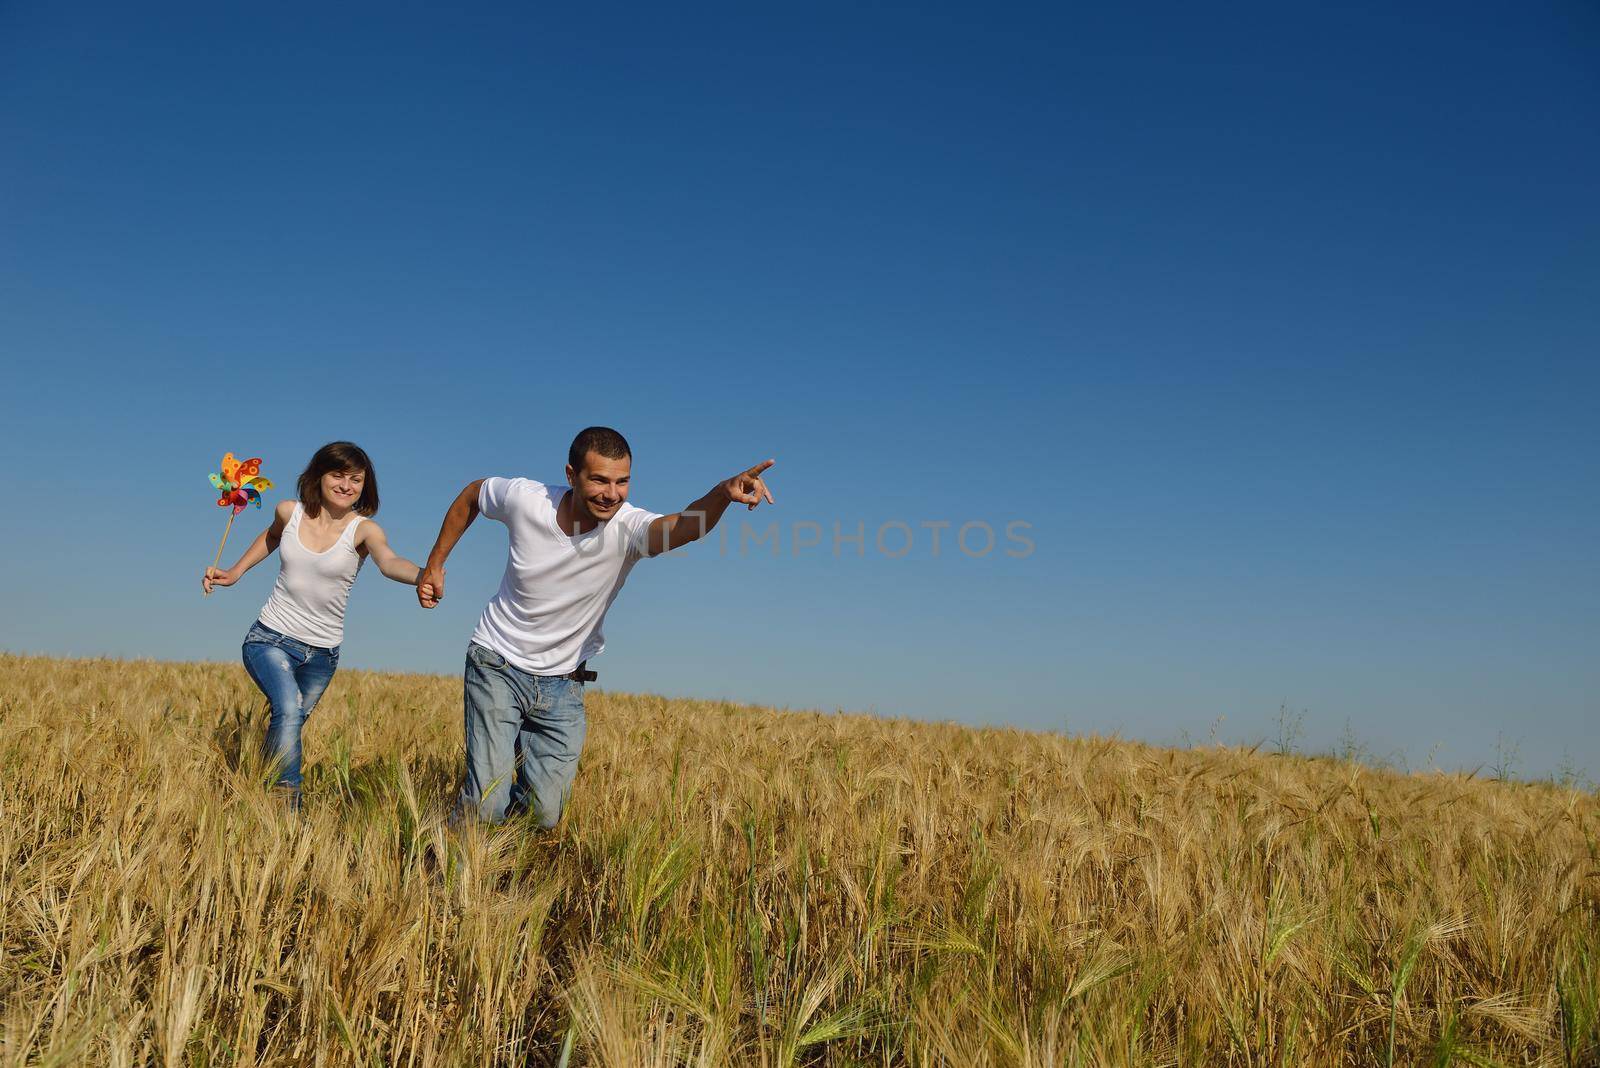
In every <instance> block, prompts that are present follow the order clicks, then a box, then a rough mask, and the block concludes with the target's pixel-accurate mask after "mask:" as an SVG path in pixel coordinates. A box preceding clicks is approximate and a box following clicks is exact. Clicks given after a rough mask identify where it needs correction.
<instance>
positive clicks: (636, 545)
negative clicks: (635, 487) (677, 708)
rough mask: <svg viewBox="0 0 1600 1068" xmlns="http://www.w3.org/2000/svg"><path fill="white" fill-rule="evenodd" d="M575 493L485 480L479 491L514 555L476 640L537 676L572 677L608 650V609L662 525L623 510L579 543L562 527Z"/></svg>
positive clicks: (482, 506) (521, 481) (639, 511)
mask: <svg viewBox="0 0 1600 1068" xmlns="http://www.w3.org/2000/svg"><path fill="white" fill-rule="evenodd" d="M568 489H569V487H567V486H564V485H546V484H545V483H543V482H535V481H533V480H532V479H528V478H486V479H484V480H483V485H482V487H480V488H479V490H478V509H479V511H481V512H482V513H483V514H484V515H485V516H487V517H488V518H490V519H494V520H498V521H499V522H501V523H504V524H505V525H506V529H507V530H508V531H509V532H510V535H511V552H510V555H509V556H508V557H507V559H506V573H505V576H504V577H503V578H502V579H501V580H500V591H499V592H498V593H496V594H495V595H494V599H493V600H491V601H490V602H489V604H488V606H487V607H486V608H484V610H483V616H482V618H481V619H479V620H478V628H477V629H476V630H474V631H473V632H472V640H473V641H475V642H477V643H478V644H479V645H483V646H486V647H488V648H490V649H493V650H494V651H495V652H497V653H499V654H500V655H501V656H503V657H505V658H506V660H508V661H510V662H511V663H512V664H513V665H515V666H516V667H519V668H521V669H522V670H524V671H527V672H529V673H531V674H534V675H565V674H566V673H567V672H569V671H572V670H573V669H575V668H576V667H577V666H578V664H579V662H581V661H584V660H588V659H589V658H591V657H594V656H598V655H599V654H600V651H601V650H603V649H604V648H605V647H606V641H605V635H604V634H602V633H601V630H600V628H601V626H602V624H604V623H605V618H606V609H608V608H610V607H611V602H612V601H614V600H616V597H617V592H618V591H619V590H621V589H622V584H623V583H624V582H626V581H627V578H628V572H629V571H631V570H633V565H634V564H636V563H638V561H639V560H640V559H641V558H643V557H644V556H645V555H646V553H647V543H646V537H647V534H648V532H649V528H650V523H651V521H652V520H655V519H659V518H661V517H660V516H659V515H658V514H657V513H655V512H647V511H645V510H644V509H643V508H635V507H634V506H633V505H631V504H627V503H624V504H623V505H622V507H621V508H619V509H618V510H617V514H616V515H614V516H612V517H611V518H610V519H607V520H605V521H603V522H602V523H601V524H600V525H599V526H597V527H595V529H593V530H591V531H590V532H589V533H587V534H580V535H579V536H578V537H575V538H574V537H572V536H571V535H570V534H564V533H562V531H561V529H560V528H559V527H558V526H557V525H556V509H557V508H559V507H560V505H561V498H562V497H563V496H565V495H566V493H567V491H568Z"/></svg>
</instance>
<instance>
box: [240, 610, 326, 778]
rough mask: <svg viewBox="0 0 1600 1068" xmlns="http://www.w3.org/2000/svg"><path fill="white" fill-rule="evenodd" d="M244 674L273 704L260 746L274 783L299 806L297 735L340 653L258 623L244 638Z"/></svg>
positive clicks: (315, 704)
mask: <svg viewBox="0 0 1600 1068" xmlns="http://www.w3.org/2000/svg"><path fill="white" fill-rule="evenodd" d="M243 652H244V669H245V670H246V671H248V672H249V673H250V678H251V679H253V680H255V684H256V685H257V686H259V687H261V692H262V693H264V694H266V695H267V700H268V701H269V702H271V704H272V718H271V719H270V720H269V721H268V723H267V740H266V745H265V746H264V750H265V755H266V758H267V760H268V761H269V762H270V763H271V764H272V766H273V767H274V768H275V769H276V770H277V783H278V785H279V786H286V787H288V788H289V789H290V790H291V791H293V794H294V801H295V803H296V804H298V803H299V801H300V729H301V728H302V727H303V726H305V722H306V717H307V716H309V715H311V710H312V709H313V708H315V707H317V701H318V699H319V698H321V697H322V691H324V690H326V689H327V688H328V683H329V681H330V680H332V678H333V673H334V671H335V670H336V669H337V668H338V667H339V647H338V646H337V645H336V646H334V647H333V648H332V649H324V648H322V647H321V646H317V645H307V644H306V643H305V642H303V641H299V640H297V639H295V638H291V637H289V636H288V635H287V634H280V633H279V632H278V631H275V630H273V629H272V628H271V627H267V626H263V625H262V624H260V623H257V624H255V625H254V626H252V627H251V628H250V633H248V634H246V635H245V636H244V650H243Z"/></svg>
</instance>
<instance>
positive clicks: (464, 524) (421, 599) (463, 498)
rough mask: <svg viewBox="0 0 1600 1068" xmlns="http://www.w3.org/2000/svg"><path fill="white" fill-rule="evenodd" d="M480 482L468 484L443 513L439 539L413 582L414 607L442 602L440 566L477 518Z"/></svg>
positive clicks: (442, 588) (442, 590)
mask: <svg viewBox="0 0 1600 1068" xmlns="http://www.w3.org/2000/svg"><path fill="white" fill-rule="evenodd" d="M483 481H484V480H483V479H481V478H480V479H478V480H477V481H476V482H469V483H468V484H467V488H466V489H464V490H462V491H461V492H460V493H458V494H456V499H455V500H453V501H451V502H450V508H449V510H448V511H446V512H445V513H444V522H443V523H441V524H439V537H438V538H437V539H435V540H434V543H433V551H432V552H430V553H428V562H427V563H426V564H424V565H423V568H422V574H421V575H420V576H418V578H417V603H418V604H420V605H421V606H422V607H424V608H433V607H434V606H436V605H437V604H438V603H439V602H440V601H442V600H444V562H445V561H446V560H448V559H449V558H450V550H452V549H454V548H455V547H456V542H458V541H460V540H461V535H463V534H465V533H466V532H467V528H468V527H470V526H471V525H472V521H473V520H474V519H476V518H478V490H479V489H480V488H481V487H482V486H483Z"/></svg>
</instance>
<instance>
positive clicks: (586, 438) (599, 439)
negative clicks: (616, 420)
mask: <svg viewBox="0 0 1600 1068" xmlns="http://www.w3.org/2000/svg"><path fill="white" fill-rule="evenodd" d="M591 452H597V453H599V454H600V455H601V456H604V457H605V458H606V459H607V460H621V459H623V458H624V457H626V458H628V459H630V460H631V459H633V450H631V449H629V448H628V439H627V438H625V437H623V436H622V435H621V434H619V433H617V432H616V431H615V430H612V429H611V428H610V427H608V426H590V427H584V428H583V429H582V430H580V431H578V436H577V437H575V438H573V439H572V447H571V448H570V449H568V450H567V463H569V464H571V465H572V470H573V472H574V473H576V472H578V471H582V470H583V461H585V460H587V459H588V458H589V454H590V453H591Z"/></svg>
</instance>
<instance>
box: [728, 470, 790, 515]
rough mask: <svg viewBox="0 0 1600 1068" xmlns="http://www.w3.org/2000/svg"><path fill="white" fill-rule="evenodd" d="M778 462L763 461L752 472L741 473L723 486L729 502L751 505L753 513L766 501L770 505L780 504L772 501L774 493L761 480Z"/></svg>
mask: <svg viewBox="0 0 1600 1068" xmlns="http://www.w3.org/2000/svg"><path fill="white" fill-rule="evenodd" d="M777 462H778V461H776V460H762V461H761V462H760V463H758V464H756V465H755V466H754V467H752V468H750V470H748V471H741V472H740V473H739V474H737V475H734V476H733V477H732V478H730V479H728V481H726V482H724V483H723V484H722V492H723V493H726V494H727V495H728V500H730V501H733V502H735V503H738V504H747V505H749V506H750V509H751V511H754V510H755V507H756V505H758V504H760V503H761V502H762V501H766V502H767V503H768V504H776V503H778V502H777V501H774V500H773V499H772V491H771V490H769V489H768V488H767V484H766V482H764V481H763V480H762V478H761V473H762V472H763V471H765V470H766V469H767V468H769V467H771V466H772V465H773V464H775V463H777Z"/></svg>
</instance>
